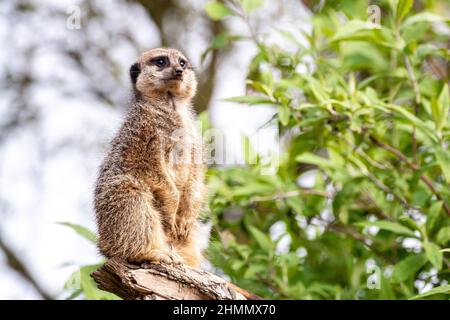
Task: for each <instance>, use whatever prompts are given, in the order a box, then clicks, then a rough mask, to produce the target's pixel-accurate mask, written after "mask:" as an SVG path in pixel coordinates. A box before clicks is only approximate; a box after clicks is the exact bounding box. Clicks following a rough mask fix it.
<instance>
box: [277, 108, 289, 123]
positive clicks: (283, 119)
mask: <svg viewBox="0 0 450 320" xmlns="http://www.w3.org/2000/svg"><path fill="white" fill-rule="evenodd" d="M290 116H291V112H290V111H289V107H288V106H284V105H280V106H279V107H278V119H280V123H281V125H283V126H287V125H288V124H289V117H290Z"/></svg>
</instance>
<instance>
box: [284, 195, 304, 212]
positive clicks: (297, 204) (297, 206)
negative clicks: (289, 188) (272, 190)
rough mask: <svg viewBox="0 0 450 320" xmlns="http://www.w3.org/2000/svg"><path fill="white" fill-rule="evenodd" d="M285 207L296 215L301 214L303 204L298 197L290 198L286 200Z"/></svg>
mask: <svg viewBox="0 0 450 320" xmlns="http://www.w3.org/2000/svg"><path fill="white" fill-rule="evenodd" d="M286 203H287V205H288V206H289V207H290V208H291V209H293V210H294V211H295V212H296V213H297V214H302V213H303V203H302V200H301V199H300V197H290V198H287V199H286Z"/></svg>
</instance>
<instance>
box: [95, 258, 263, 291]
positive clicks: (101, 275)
mask: <svg viewBox="0 0 450 320" xmlns="http://www.w3.org/2000/svg"><path fill="white" fill-rule="evenodd" d="M91 276H92V277H93V278H94V280H95V281H96V282H97V284H98V287H99V288H100V289H102V290H105V291H109V292H112V293H114V294H116V295H118V296H119V297H121V298H123V299H127V300H154V299H156V300H260V299H261V298H260V297H258V296H257V295H255V294H252V293H250V292H247V291H245V290H243V289H241V288H239V287H237V286H235V285H234V284H232V283H230V282H228V281H226V280H224V279H222V278H220V277H218V276H216V275H215V274H212V273H210V272H207V271H204V270H200V269H194V268H191V267H188V266H185V265H165V264H148V265H145V266H136V265H132V264H128V263H124V262H123V261H119V260H116V259H110V260H108V261H107V262H106V263H105V264H104V265H103V266H102V267H100V268H99V269H98V270H97V271H95V272H93V273H92V275H91Z"/></svg>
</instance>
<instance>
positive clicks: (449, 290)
mask: <svg viewBox="0 0 450 320" xmlns="http://www.w3.org/2000/svg"><path fill="white" fill-rule="evenodd" d="M439 293H444V294H450V284H447V285H445V286H439V287H435V288H433V289H431V290H430V291H427V292H425V293H422V294H419V295H417V296H414V297H412V298H410V299H421V298H425V297H429V296H432V295H435V294H439Z"/></svg>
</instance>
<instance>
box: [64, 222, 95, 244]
mask: <svg viewBox="0 0 450 320" xmlns="http://www.w3.org/2000/svg"><path fill="white" fill-rule="evenodd" d="M58 224H60V225H63V226H66V227H69V228H71V229H72V230H73V231H75V232H76V233H78V234H79V235H80V236H82V237H83V238H85V239H87V240H89V241H90V242H92V243H94V244H96V243H97V241H98V238H97V235H96V234H95V232H93V231H91V230H89V229H88V228H86V227H83V226H81V225H79V224H75V223H69V222H58Z"/></svg>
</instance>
